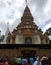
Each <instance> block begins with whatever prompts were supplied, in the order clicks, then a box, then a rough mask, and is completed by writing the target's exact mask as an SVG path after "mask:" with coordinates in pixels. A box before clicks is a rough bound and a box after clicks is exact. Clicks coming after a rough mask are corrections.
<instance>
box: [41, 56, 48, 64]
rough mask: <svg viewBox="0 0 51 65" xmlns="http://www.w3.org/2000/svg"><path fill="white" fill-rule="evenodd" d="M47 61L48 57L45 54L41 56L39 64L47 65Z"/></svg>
mask: <svg viewBox="0 0 51 65" xmlns="http://www.w3.org/2000/svg"><path fill="white" fill-rule="evenodd" d="M47 63H48V58H47V57H46V56H43V57H42V59H41V65H47Z"/></svg>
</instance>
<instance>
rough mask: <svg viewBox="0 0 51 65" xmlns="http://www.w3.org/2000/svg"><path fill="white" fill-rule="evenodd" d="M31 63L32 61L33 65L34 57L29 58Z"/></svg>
mask: <svg viewBox="0 0 51 65" xmlns="http://www.w3.org/2000/svg"><path fill="white" fill-rule="evenodd" d="M29 63H30V65H33V63H34V58H33V57H30V58H29Z"/></svg>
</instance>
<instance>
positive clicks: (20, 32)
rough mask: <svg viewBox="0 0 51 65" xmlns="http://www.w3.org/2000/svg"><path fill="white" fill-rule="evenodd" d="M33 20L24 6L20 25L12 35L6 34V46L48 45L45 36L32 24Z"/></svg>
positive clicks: (47, 39)
mask: <svg viewBox="0 0 51 65" xmlns="http://www.w3.org/2000/svg"><path fill="white" fill-rule="evenodd" d="M33 21H34V18H33V16H32V14H31V12H30V9H29V8H28V6H26V8H25V10H24V13H23V16H22V17H21V23H19V24H18V26H17V27H16V29H14V30H13V32H12V33H9V34H8V37H7V40H6V42H7V44H49V38H48V36H47V34H43V32H42V30H41V29H39V28H38V26H37V25H36V24H35V23H34V22H33Z"/></svg>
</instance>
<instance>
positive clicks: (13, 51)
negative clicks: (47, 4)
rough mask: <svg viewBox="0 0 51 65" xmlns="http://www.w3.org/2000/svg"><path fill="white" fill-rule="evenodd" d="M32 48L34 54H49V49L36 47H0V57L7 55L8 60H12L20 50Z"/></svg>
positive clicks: (19, 53)
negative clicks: (34, 51)
mask: <svg viewBox="0 0 51 65" xmlns="http://www.w3.org/2000/svg"><path fill="white" fill-rule="evenodd" d="M27 49H33V50H36V55H39V56H43V55H46V56H48V57H49V56H51V49H38V48H18V49H0V57H5V56H8V58H9V59H10V60H14V57H15V56H18V55H21V51H22V50H27Z"/></svg>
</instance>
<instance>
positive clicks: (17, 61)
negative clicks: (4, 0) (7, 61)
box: [16, 56, 22, 65]
mask: <svg viewBox="0 0 51 65" xmlns="http://www.w3.org/2000/svg"><path fill="white" fill-rule="evenodd" d="M16 63H17V64H18V65H21V64H22V59H21V57H20V56H18V57H17V58H16Z"/></svg>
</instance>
